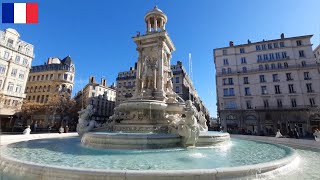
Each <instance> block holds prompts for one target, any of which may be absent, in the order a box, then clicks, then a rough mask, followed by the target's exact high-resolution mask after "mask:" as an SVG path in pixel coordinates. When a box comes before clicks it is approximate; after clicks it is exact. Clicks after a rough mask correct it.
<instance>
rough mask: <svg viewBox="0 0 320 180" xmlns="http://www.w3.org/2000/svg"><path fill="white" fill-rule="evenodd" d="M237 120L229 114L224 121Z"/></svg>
mask: <svg viewBox="0 0 320 180" xmlns="http://www.w3.org/2000/svg"><path fill="white" fill-rule="evenodd" d="M236 119H237V117H236V115H234V114H229V115H228V116H227V117H226V120H236Z"/></svg>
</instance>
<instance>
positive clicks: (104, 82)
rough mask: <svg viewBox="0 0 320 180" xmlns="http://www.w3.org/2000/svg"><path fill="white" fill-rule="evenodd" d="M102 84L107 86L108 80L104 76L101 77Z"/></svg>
mask: <svg viewBox="0 0 320 180" xmlns="http://www.w3.org/2000/svg"><path fill="white" fill-rule="evenodd" d="M100 85H102V86H104V87H106V86H107V81H106V79H104V78H101V84H100Z"/></svg>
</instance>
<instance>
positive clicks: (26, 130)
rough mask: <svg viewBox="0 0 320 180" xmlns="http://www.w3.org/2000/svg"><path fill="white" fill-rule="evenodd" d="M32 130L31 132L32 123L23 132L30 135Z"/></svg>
mask: <svg viewBox="0 0 320 180" xmlns="http://www.w3.org/2000/svg"><path fill="white" fill-rule="evenodd" d="M30 132H31V129H30V125H28V126H27V128H26V129H25V130H24V131H23V134H24V135H29V134H30Z"/></svg>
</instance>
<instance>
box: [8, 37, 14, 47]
mask: <svg viewBox="0 0 320 180" xmlns="http://www.w3.org/2000/svg"><path fill="white" fill-rule="evenodd" d="M7 46H8V47H11V48H12V47H13V40H12V39H8V41H7Z"/></svg>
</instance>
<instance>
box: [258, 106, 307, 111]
mask: <svg viewBox="0 0 320 180" xmlns="http://www.w3.org/2000/svg"><path fill="white" fill-rule="evenodd" d="M308 108H310V106H303V105H299V106H295V107H292V106H268V107H265V106H256V107H255V108H254V109H255V110H292V109H294V110H297V109H308Z"/></svg>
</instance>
